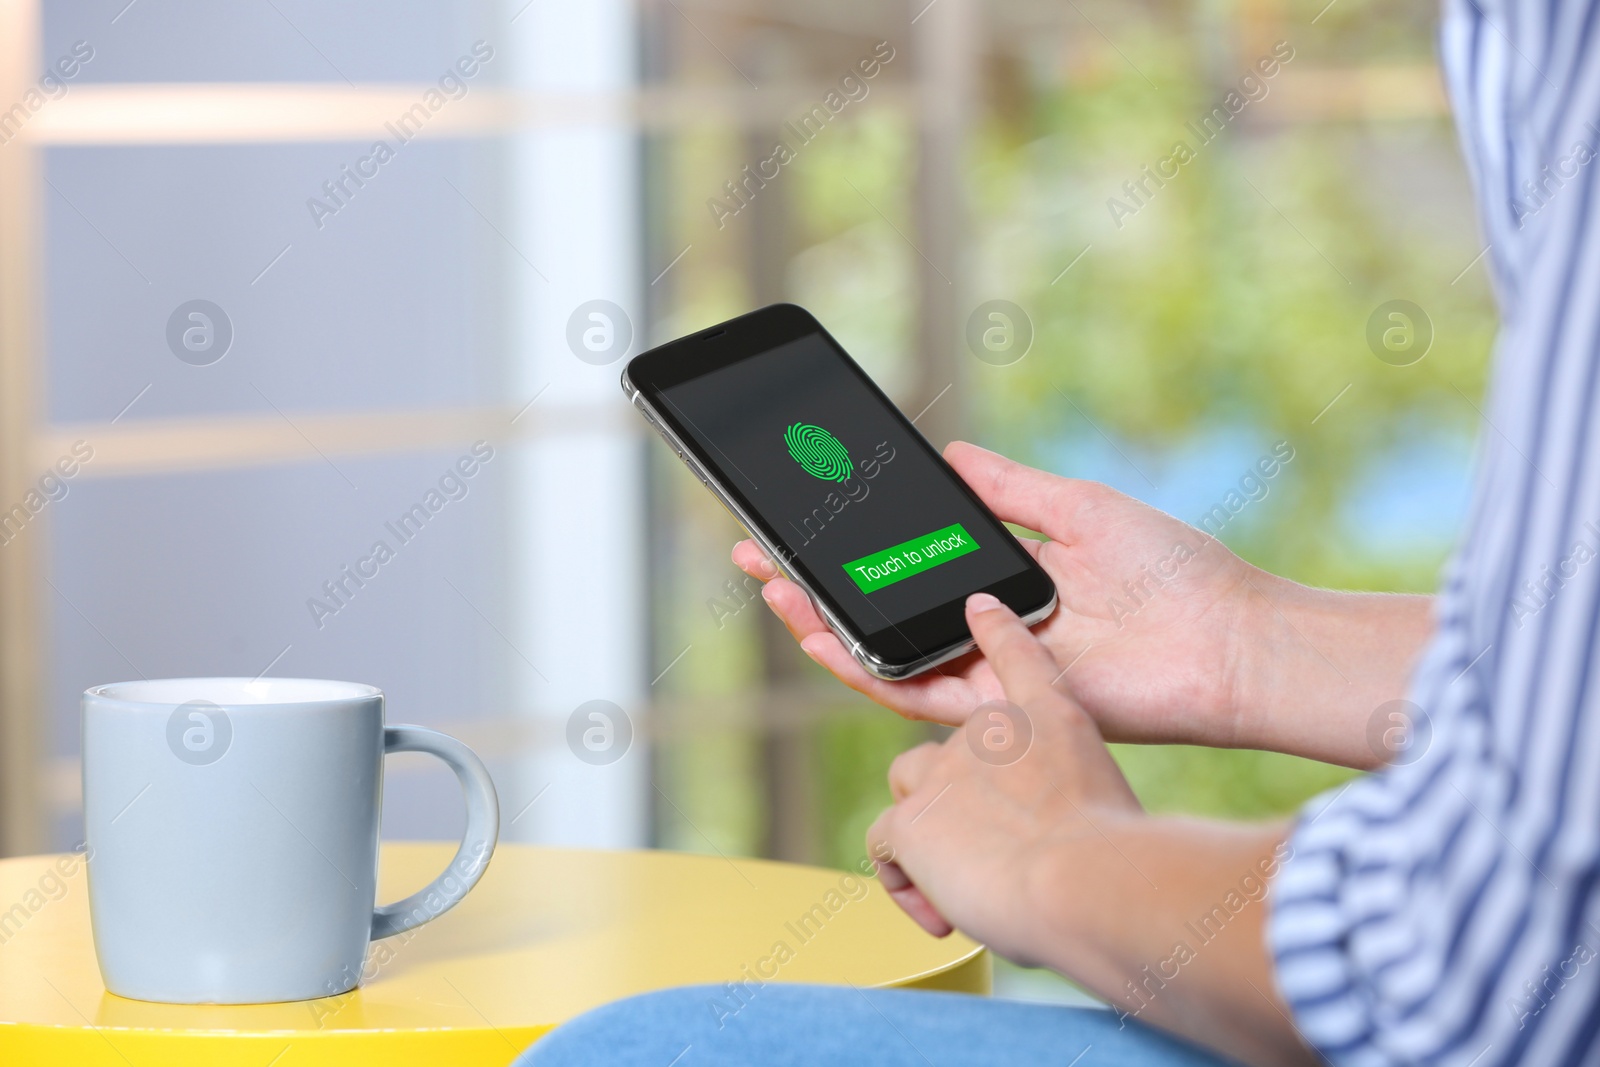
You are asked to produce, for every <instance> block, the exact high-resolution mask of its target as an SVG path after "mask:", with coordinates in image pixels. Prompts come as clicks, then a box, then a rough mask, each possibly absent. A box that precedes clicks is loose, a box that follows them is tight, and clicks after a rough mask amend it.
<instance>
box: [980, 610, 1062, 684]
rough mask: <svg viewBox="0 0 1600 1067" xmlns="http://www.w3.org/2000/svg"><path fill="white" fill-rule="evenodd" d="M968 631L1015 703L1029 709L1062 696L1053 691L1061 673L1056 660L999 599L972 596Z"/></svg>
mask: <svg viewBox="0 0 1600 1067" xmlns="http://www.w3.org/2000/svg"><path fill="white" fill-rule="evenodd" d="M967 627H968V628H969V629H970V630H971V631H972V636H973V638H974V639H975V640H976V641H977V642H978V647H979V648H981V649H982V650H983V655H984V658H986V659H987V660H988V661H989V665H990V666H991V667H992V668H993V669H994V673H995V677H997V678H999V679H1000V686H1001V688H1003V689H1004V690H1005V693H1006V696H1007V697H1008V698H1009V699H1010V700H1011V702H1012V703H1014V704H1020V705H1021V706H1022V707H1024V708H1026V707H1027V706H1028V705H1029V704H1031V703H1033V702H1035V701H1037V700H1040V699H1043V698H1045V697H1059V696H1060V694H1059V693H1057V692H1056V691H1055V689H1054V688H1053V684H1054V682H1055V680H1056V676H1057V674H1058V673H1059V671H1060V668H1059V667H1057V666H1056V661H1055V657H1054V656H1052V655H1050V650H1049V649H1047V648H1045V647H1044V642H1042V641H1040V640H1039V639H1038V638H1037V637H1035V636H1033V634H1032V633H1030V632H1029V630H1028V628H1027V627H1026V626H1024V625H1023V624H1022V620H1021V619H1019V618H1017V614H1016V612H1014V611H1012V610H1011V609H1010V608H1008V607H1006V606H1005V604H1003V603H1001V602H1000V599H999V598H998V597H995V596H993V595H992V594H989V593H973V594H972V595H971V596H969V597H968V598H967Z"/></svg>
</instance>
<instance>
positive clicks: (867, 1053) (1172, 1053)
mask: <svg viewBox="0 0 1600 1067" xmlns="http://www.w3.org/2000/svg"><path fill="white" fill-rule="evenodd" d="M746 988H747V989H749V987H746ZM788 1064H794V1065H796V1067H832V1065H835V1064H838V1065H844V1064H849V1065H851V1067H855V1065H858V1064H873V1065H875V1067H945V1065H950V1067H991V1065H993V1067H999V1065H1001V1064H1005V1065H1006V1067H1012V1065H1017V1064H1052V1065H1054V1067H1069V1065H1074V1064H1075V1065H1076V1067H1226V1065H1227V1061H1226V1060H1223V1059H1221V1058H1219V1057H1217V1056H1216V1055H1215V1054H1213V1053H1210V1052H1207V1051H1205V1050H1203V1049H1201V1048H1198V1047H1197V1046H1194V1045H1191V1044H1188V1043H1187V1042H1184V1041H1181V1040H1179V1039H1177V1038H1173V1037H1168V1036H1167V1035H1165V1034H1162V1033H1160V1032H1159V1031H1156V1030H1152V1029H1151V1028H1150V1027H1148V1026H1144V1025H1142V1024H1140V1023H1139V1022H1137V1021H1135V1020H1132V1019H1129V1020H1127V1022H1126V1023H1125V1024H1124V1023H1119V1021H1118V1016H1117V1014H1116V1013H1115V1012H1111V1011H1102V1010H1098V1009H1094V1008H1067V1007H1058V1006H1055V1005H1047V1004H1024V1003H1019V1002H1017V1001H1008V1000H990V999H989V998H987V997H977V996H970V995H968V994H964V993H933V992H925V991H922V990H914V989H867V990H857V989H852V988H850V987H848V986H810V985H780V984H770V985H765V986H759V987H755V988H754V989H751V990H750V991H749V992H747V993H746V994H745V996H744V998H743V1000H742V1002H741V1000H740V999H736V998H735V997H734V996H733V995H732V994H731V993H730V992H729V990H728V988H726V987H722V986H689V987H687V988H684V989H666V990H662V991H660V992H657V993H646V994H644V995H642V996H637V997H631V998H629V999H627V1000H621V1001H618V1002H616V1003H615V1004H607V1005H606V1006H605V1007H603V1008H596V1009H595V1010H594V1011H591V1012H588V1013H586V1014H584V1015H580V1016H579V1017H578V1018H576V1019H573V1020H572V1021H571V1022H569V1023H567V1024H566V1025H565V1026H562V1027H560V1028H559V1029H557V1030H555V1031H553V1032H552V1033H550V1034H549V1035H547V1036H546V1037H545V1038H544V1039H543V1040H541V1041H539V1042H537V1043H535V1044H534V1046H533V1047H532V1048H531V1049H529V1050H528V1051H527V1052H526V1053H524V1054H523V1056H522V1058H521V1059H519V1060H518V1061H517V1063H516V1065H515V1067H596V1065H606V1067H712V1065H715V1067H785V1065H788Z"/></svg>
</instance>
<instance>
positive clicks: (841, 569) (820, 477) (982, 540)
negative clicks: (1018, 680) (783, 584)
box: [653, 309, 1051, 660]
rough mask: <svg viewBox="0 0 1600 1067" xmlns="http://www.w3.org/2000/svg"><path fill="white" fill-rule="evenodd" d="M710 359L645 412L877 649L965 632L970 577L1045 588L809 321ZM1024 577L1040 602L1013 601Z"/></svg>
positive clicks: (898, 649) (907, 653)
mask: <svg viewBox="0 0 1600 1067" xmlns="http://www.w3.org/2000/svg"><path fill="white" fill-rule="evenodd" d="M769 310H773V309H769ZM794 310H795V311H798V309H794ZM755 314H756V315H760V314H762V313H761V312H757V313H755ZM807 318H809V316H807ZM735 321H736V322H737V321H738V320H735ZM733 343H737V341H735V342H733ZM715 364H720V365H713V366H712V367H711V369H708V370H707V371H706V372H705V373H701V374H698V375H695V376H692V377H688V378H686V379H685V380H681V381H677V382H675V383H673V384H670V385H667V386H665V387H664V388H661V389H659V390H656V391H653V399H654V400H655V401H656V406H657V409H658V411H659V412H660V414H661V415H662V416H663V417H664V418H666V419H668V420H670V421H671V422H672V424H673V428H674V429H675V430H676V431H677V432H678V435H679V437H680V439H682V440H683V441H684V443H685V444H687V445H689V447H690V448H691V449H692V451H694V452H695V453H697V457H696V458H697V459H699V461H700V462H701V464H702V466H704V467H705V468H707V470H708V471H709V472H711V473H713V474H714V476H715V478H716V480H717V481H718V482H719V483H720V484H721V485H722V486H723V487H724V489H725V491H727V492H728V493H729V494H730V495H731V496H734V497H735V498H736V499H738V500H739V501H740V502H741V504H742V505H743V506H744V507H745V508H746V510H747V511H748V512H749V513H751V514H752V515H753V516H755V517H758V518H759V519H760V520H761V521H762V524H763V525H764V526H765V527H766V530H765V533H766V535H767V536H768V537H769V538H770V539H771V540H772V541H773V542H774V543H775V544H776V545H777V546H778V547H779V548H780V550H781V551H782V552H783V554H784V556H785V560H784V561H783V562H784V563H785V564H786V566H787V567H788V569H790V570H791V571H795V570H797V569H798V570H800V571H803V572H804V576H805V577H806V579H807V581H808V582H809V583H810V584H811V585H812V586H813V589H814V590H815V591H816V592H818V593H820V594H822V595H823V596H824V597H825V598H826V599H828V600H829V601H831V604H832V606H833V608H834V610H835V612H836V613H837V614H839V615H840V616H842V617H843V619H844V620H846V621H847V622H848V623H849V625H850V627H851V628H852V629H854V630H855V631H856V632H857V633H858V634H860V635H864V636H866V635H870V636H871V640H868V641H867V642H866V643H867V644H868V645H869V647H870V646H872V645H874V644H876V645H878V646H880V647H879V648H878V649H877V652H878V653H879V654H880V655H886V658H889V659H894V660H905V659H909V658H914V657H915V656H917V655H919V654H926V653H927V652H928V651H929V650H930V648H931V647H934V646H936V645H937V644H938V643H940V642H945V643H953V642H955V641H959V640H961V639H963V638H964V637H965V636H966V627H965V622H964V618H963V617H962V616H961V614H960V611H961V605H962V604H963V602H964V601H965V598H966V597H967V596H968V595H970V594H972V593H975V592H978V591H979V590H991V591H1005V592H1009V593H1010V594H1011V595H1010V596H1004V597H1003V599H1006V600H1007V602H1008V603H1011V604H1012V606H1013V607H1016V608H1018V609H1019V610H1027V609H1029V608H1034V607H1038V606H1041V605H1042V603H1043V602H1045V601H1046V600H1047V599H1048V596H1049V595H1050V592H1051V590H1050V585H1049V579H1048V577H1046V576H1044V575H1043V573H1042V572H1040V571H1039V570H1038V568H1037V566H1036V565H1035V564H1034V563H1033V561H1032V559H1031V557H1029V556H1028V555H1027V553H1025V552H1024V551H1023V550H1022V548H1021V546H1020V545H1018V544H1017V542H1016V539H1015V538H1014V537H1013V535H1012V534H1011V532H1010V531H1009V530H1007V529H1006V528H1005V527H1004V526H1003V525H1001V524H1000V523H999V522H998V521H997V520H995V518H994V517H993V516H992V515H991V514H990V513H989V511H988V510H987V509H986V508H985V507H984V506H983V505H982V504H981V502H979V501H978V500H977V498H976V497H975V496H974V495H973V494H972V492H971V491H970V490H969V489H968V488H967V487H966V485H965V484H964V483H962V482H961V481H960V479H959V478H958V477H957V476H956V475H955V473H954V472H953V471H952V470H950V468H949V467H948V466H947V465H946V464H945V463H944V461H943V460H942V459H941V458H940V457H939V456H938V455H937V453H935V452H934V451H933V449H932V448H931V447H930V446H929V445H928V443H927V442H926V441H925V440H924V439H923V437H922V436H921V434H919V433H917V432H916V430H915V429H914V428H913V427H912V425H911V424H910V422H909V421H908V420H907V419H906V418H905V417H904V416H903V415H902V414H901V413H900V412H899V411H898V410H897V409H896V408H895V407H894V406H893V405H892V404H891V403H890V402H889V400H888V399H887V398H886V397H885V396H884V395H883V393H882V392H881V391H880V390H879V389H878V388H877V386H876V385H874V384H873V383H872V381H871V379H869V378H868V377H867V376H866V374H865V372H863V371H862V370H861V369H860V367H859V366H857V365H856V363H855V362H854V361H853V360H851V359H850V358H849V357H848V356H847V355H846V354H845V353H844V351H843V350H842V349H841V348H839V346H838V345H837V344H836V342H834V341H833V339H832V338H831V337H829V336H828V335H827V334H826V333H824V332H822V331H821V329H820V327H818V328H817V329H816V330H815V331H813V332H803V333H801V334H800V335H799V336H794V337H791V338H790V339H788V340H785V341H782V342H781V343H777V344H775V345H773V346H772V347H770V348H766V349H765V350H762V351H757V352H755V353H753V354H749V355H743V356H741V357H740V358H737V359H731V360H717V361H715ZM1029 578H1031V579H1032V580H1031V581H1029V580H1028V579H1029ZM1019 582H1021V583H1023V584H1022V585H1019ZM1023 585H1026V586H1027V587H1029V588H1030V589H1031V590H1033V591H1034V599H1037V600H1038V601H1039V602H1038V603H1026V601H1028V600H1029V597H1028V596H1026V595H1024V596H1022V597H1021V598H1020V599H1021V601H1022V602H1020V603H1019V598H1018V593H1021V592H1022V591H1023ZM952 606H953V609H954V610H953V612H952V610H951V608H952ZM941 609H943V610H941Z"/></svg>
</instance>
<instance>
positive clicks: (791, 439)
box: [783, 422, 852, 482]
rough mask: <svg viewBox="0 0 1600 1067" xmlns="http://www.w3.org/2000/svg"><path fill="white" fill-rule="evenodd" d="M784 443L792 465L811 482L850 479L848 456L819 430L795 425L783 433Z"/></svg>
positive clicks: (825, 432)
mask: <svg viewBox="0 0 1600 1067" xmlns="http://www.w3.org/2000/svg"><path fill="white" fill-rule="evenodd" d="M783 443H784V444H786V445H788V446H789V455H790V456H792V457H794V461H795V462H796V463H798V464H800V466H801V467H803V468H805V472H806V473H807V474H809V475H811V476H812V477H813V478H821V479H822V480H823V481H828V482H842V481H844V480H845V479H847V478H849V477H850V474H851V469H852V468H851V466H850V453H849V452H846V451H845V448H844V445H842V444H840V443H839V439H838V438H837V437H835V436H833V434H831V433H829V432H828V431H827V430H824V429H823V428H822V427H821V426H812V425H811V424H810V423H806V422H797V423H795V424H794V425H793V426H791V427H789V428H788V429H787V430H785V431H783Z"/></svg>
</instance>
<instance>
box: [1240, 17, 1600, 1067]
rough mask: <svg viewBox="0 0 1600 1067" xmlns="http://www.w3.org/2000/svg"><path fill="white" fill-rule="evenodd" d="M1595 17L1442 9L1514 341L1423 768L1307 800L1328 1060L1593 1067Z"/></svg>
mask: <svg viewBox="0 0 1600 1067" xmlns="http://www.w3.org/2000/svg"><path fill="white" fill-rule="evenodd" d="M1597 8H1600V0H1445V2H1444V14H1443V23H1442V27H1441V32H1440V52H1441V57H1442V62H1443V66H1444V70H1445V75H1446V80H1447V83H1448V86H1449V90H1450V95H1451V99H1452V102H1453V105H1454V108H1455V113H1456V119H1457V123H1458V126H1459V129H1460V133H1461V140H1462V143H1463V147H1464V151H1465V154H1466V157H1467V161H1468V165H1469V169H1470V170H1471V172H1472V176H1473V180H1474V183H1475V185H1476V189H1477V194H1478V200H1479V204H1480V210H1481V213H1482V221H1483V226H1484V230H1485V237H1486V238H1487V243H1488V244H1489V249H1490V251H1489V263H1490V272H1491V275H1492V277H1493V280H1494V288H1495V293H1496V296H1497V300H1498V304H1499V310H1500V317H1501V332H1500V336H1499V338H1498V340H1497V343H1496V352H1495V371H1494V375H1493V379H1492V381H1491V384H1490V390H1489V399H1488V402H1487V404H1486V407H1485V410H1484V425H1483V427H1482V429H1481V433H1480V443H1479V450H1478V466H1477V474H1476V484H1475V488H1474V493H1473V501H1472V505H1471V510H1470V512H1469V515H1468V519H1467V525H1466V530H1465V533H1464V535H1463V537H1462V540H1461V542H1460V543H1459V545H1458V546H1457V549H1456V551H1455V553H1454V554H1453V556H1452V559H1451V561H1450V563H1449V565H1448V566H1447V568H1446V570H1445V574H1444V578H1443V588H1442V589H1441V592H1440V596H1439V599H1438V603H1437V608H1436V611H1437V620H1438V628H1437V631H1436V633H1435V635H1434V637H1433V639H1432V641H1431V642H1430V644H1429V645H1428V647H1427V649H1426V651H1425V652H1424V654H1423V656H1422V658H1421V660H1420V662H1419V664H1418V667H1417V669H1416V672H1415V674H1414V676H1413V678H1412V682H1411V691H1410V694H1409V699H1410V700H1411V701H1412V702H1414V704H1415V705H1416V706H1417V707H1418V708H1420V709H1421V712H1422V715H1423V717H1424V718H1423V719H1421V720H1419V722H1418V724H1417V726H1418V729H1417V730H1416V732H1415V734H1414V737H1415V739H1416V742H1417V743H1416V747H1415V748H1414V749H1413V750H1412V753H1411V754H1415V753H1416V752H1417V751H1421V755H1420V757H1418V758H1415V759H1407V760H1404V761H1402V762H1403V763H1404V765H1399V764H1398V763H1397V764H1395V765H1391V766H1390V767H1389V768H1387V769H1386V770H1385V771H1383V772H1382V773H1379V774H1375V775H1372V776H1369V777H1366V778H1362V779H1359V780H1358V781H1356V782H1355V783H1353V784H1351V785H1349V786H1348V787H1346V788H1345V789H1344V790H1343V791H1342V792H1339V793H1336V794H1333V795H1331V796H1330V797H1323V798H1318V800H1317V801H1314V802H1313V803H1312V805H1310V806H1308V808H1307V809H1306V811H1305V812H1304V813H1302V816H1301V818H1300V821H1299V824H1298V826H1297V827H1296V829H1295V831H1294V835H1293V838H1292V840H1291V845H1292V848H1293V858H1292V859H1290V860H1289V861H1288V862H1287V863H1286V864H1285V865H1284V867H1283V869H1282V871H1281V873H1280V874H1279V876H1278V878H1277V880H1276V883H1275V886H1274V896H1273V901H1274V903H1273V906H1272V916H1271V920H1270V924H1269V929H1268V939H1269V942H1270V945H1271V949H1272V952H1273V954H1274V956H1275V958H1276V961H1277V976H1278V982H1279V986H1280V988H1281V990H1282V992H1283V995H1284V997H1285V999H1286V1001H1287V1002H1288V1004H1289V1005H1290V1007H1291V1009H1292V1012H1293V1015H1294V1020H1295V1024H1296V1025H1297V1026H1298V1028H1299V1029H1300V1031H1301V1033H1302V1035H1303V1036H1304V1037H1305V1039H1306V1040H1307V1041H1308V1042H1309V1043H1310V1044H1311V1045H1312V1046H1313V1047H1315V1048H1316V1049H1317V1050H1318V1051H1320V1052H1321V1053H1322V1055H1323V1056H1324V1057H1326V1058H1327V1059H1328V1060H1329V1061H1331V1062H1333V1063H1335V1064H1340V1065H1343V1064H1434V1063H1439V1064H1461V1065H1468V1064H1472V1065H1475V1067H1493V1065H1497V1064H1513V1063H1515V1064H1537V1065H1539V1067H1545V1065H1560V1064H1568V1063H1589V1064H1600V1036H1597V1035H1600V663H1597V654H1600V559H1596V558H1595V557H1596V555H1597V553H1600V418H1591V413H1594V412H1596V411H1597V410H1600V403H1597V398H1596V391H1597V389H1600V192H1597V185H1600V181H1597V175H1600V161H1597V160H1595V151H1596V150H1597V149H1600V128H1597V123H1600V11H1597ZM1424 745H1426V748H1425V750H1423V746H1424Z"/></svg>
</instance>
